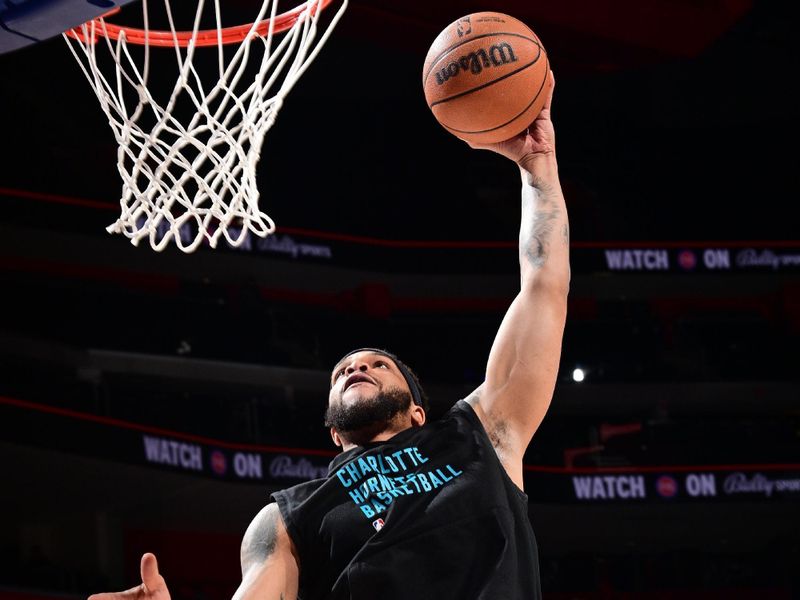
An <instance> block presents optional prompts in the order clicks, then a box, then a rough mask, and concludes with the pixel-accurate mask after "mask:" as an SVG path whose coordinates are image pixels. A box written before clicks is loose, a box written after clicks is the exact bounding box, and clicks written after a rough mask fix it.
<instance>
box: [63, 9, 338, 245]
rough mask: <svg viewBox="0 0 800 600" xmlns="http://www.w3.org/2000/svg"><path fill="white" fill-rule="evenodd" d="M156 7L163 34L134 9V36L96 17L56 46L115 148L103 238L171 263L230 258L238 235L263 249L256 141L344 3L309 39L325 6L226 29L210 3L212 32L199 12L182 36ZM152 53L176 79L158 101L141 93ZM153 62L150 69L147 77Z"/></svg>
mask: <svg viewBox="0 0 800 600" xmlns="http://www.w3.org/2000/svg"><path fill="white" fill-rule="evenodd" d="M163 2H164V8H165V10H166V17H167V20H168V22H169V31H153V30H151V29H150V26H149V23H150V11H149V8H148V0H143V1H142V10H143V24H144V26H143V28H142V29H134V28H129V27H121V26H119V25H113V24H111V23H109V22H107V21H106V20H105V17H101V18H98V19H95V20H93V21H89V22H88V23H85V24H83V25H81V26H80V27H77V28H75V29H73V30H71V31H69V32H66V33H65V34H64V39H65V40H66V42H67V45H68V46H69V49H70V51H71V53H72V55H73V56H74V57H75V59H76V61H77V62H78V64H79V65H80V68H81V70H82V71H83V73H84V75H85V76H86V79H87V80H88V81H89V84H90V85H91V87H92V90H93V91H94V93H95V95H96V96H97V98H98V100H99V101H100V106H101V108H102V109H103V112H104V113H105V115H106V117H107V119H108V123H109V125H110V126H111V129H112V131H113V133H114V136H115V139H116V141H117V143H118V144H119V149H118V152H117V169H118V171H119V174H120V177H121V179H122V193H121V196H120V211H121V214H120V217H119V219H117V221H116V222H115V223H113V224H111V225H110V226H109V227H108V228H107V231H109V232H110V233H118V234H122V235H125V236H126V237H128V238H129V239H130V241H131V243H133V244H134V245H138V244H139V243H140V242H141V241H142V240H148V241H149V243H150V246H151V247H152V248H153V249H155V250H157V251H161V250H163V249H164V248H166V247H167V246H168V245H169V244H170V243H174V245H176V246H177V247H178V248H179V249H180V250H181V251H183V252H193V251H194V250H196V249H197V248H198V247H200V245H202V244H204V243H207V244H208V245H209V246H211V247H212V248H215V247H216V246H217V244H218V243H219V242H220V241H221V240H224V241H225V242H226V243H227V244H228V245H230V246H234V247H237V246H241V245H242V244H243V243H245V241H246V240H247V239H248V234H249V233H252V234H254V235H257V236H259V237H262V238H263V237H266V236H268V235H270V234H271V233H273V232H274V231H275V223H274V221H273V220H272V219H271V218H270V217H269V215H267V214H266V213H265V212H263V211H262V210H260V208H259V191H258V188H257V185H256V166H257V165H258V162H259V159H260V156H261V148H262V146H263V143H264V138H265V136H266V134H267V133H268V131H269V130H270V129H271V127H272V126H273V125H274V123H275V120H276V119H277V116H278V113H279V112H280V109H281V107H282V106H283V104H284V101H285V99H286V96H287V94H288V93H289V91H290V90H291V89H292V88H293V87H294V85H295V83H296V82H297V81H298V80H299V79H300V77H301V76H302V75H303V74H304V73H305V71H306V69H307V68H308V66H309V65H310V64H311V62H312V61H313V60H314V59H315V58H316V56H317V54H318V53H319V51H320V50H321V48H322V46H323V45H324V43H325V42H326V41H327V39H328V37H329V36H330V34H331V32H332V31H333V28H334V27H335V25H336V24H337V22H338V21H339V19H340V18H341V16H342V14H343V13H344V10H345V9H346V7H347V0H343V1H342V3H341V5H340V7H339V9H338V10H337V12H336V13H335V15H333V17H332V19H330V21H329V23H328V25H327V26H326V27H325V28H324V29H323V30H322V31H321V32H320V28H319V19H320V14H321V13H322V10H323V9H324V8H325V7H326V6H327V5H328V4H329V3H330V2H331V0H307V2H305V3H304V4H301V5H300V6H297V7H295V8H294V9H292V10H290V11H288V12H286V13H284V14H282V15H279V14H277V8H278V3H277V0H262V4H261V6H260V8H259V10H258V14H257V15H256V18H255V20H254V21H253V23H251V24H249V25H243V26H237V27H228V28H224V27H222V14H221V10H220V3H219V0H214V2H213V12H214V19H215V24H216V28H213V29H209V30H201V29H200V23H201V21H202V16H203V11H204V4H205V0H199V1H198V6H197V11H196V13H195V17H194V20H193V29H192V30H191V31H178V30H177V29H176V27H175V20H174V18H173V12H172V7H171V6H170V4H169V0H163ZM278 33H280V34H281V36H280V37H279V39H278V38H276V37H275V34H278ZM159 46H161V47H170V48H172V49H173V53H174V54H173V56H174V64H175V67H176V68H177V71H178V73H177V80H176V81H175V82H174V84H167V85H166V89H163V88H165V84H164V81H163V79H159V80H158V81H157V82H156V81H151V66H152V65H151V48H153V47H159ZM206 46H211V47H216V48H217V52H216V57H215V60H213V61H209V57H208V55H207V56H206V57H204V58H203V59H200V58H199V57H198V55H199V54H200V53H197V52H196V50H197V49H198V48H202V47H206ZM102 48H105V51H103V50H102ZM164 53H168V52H167V51H162V52H161V53H160V54H159V56H156V55H153V57H152V58H154V59H157V63H158V66H159V71H161V70H163V65H164V56H163V54H164ZM204 61H205V62H204ZM210 62H213V65H211V64H210ZM204 68H205V69H206V70H204ZM208 71H210V72H211V73H212V75H211V76H209V74H208ZM104 73H108V74H107V75H106V74H104ZM152 79H153V80H155V78H152Z"/></svg>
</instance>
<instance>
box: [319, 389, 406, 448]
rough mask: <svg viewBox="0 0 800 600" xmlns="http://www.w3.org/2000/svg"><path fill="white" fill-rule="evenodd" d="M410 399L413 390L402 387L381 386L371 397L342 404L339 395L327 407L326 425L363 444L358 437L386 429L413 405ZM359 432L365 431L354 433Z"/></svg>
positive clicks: (368, 435)
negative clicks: (338, 399) (385, 388)
mask: <svg viewBox="0 0 800 600" xmlns="http://www.w3.org/2000/svg"><path fill="white" fill-rule="evenodd" d="M411 401H412V400H411V393H410V392H406V391H404V390H402V389H400V388H390V389H387V390H379V391H378V393H377V394H375V395H374V396H373V397H372V398H367V399H364V400H359V401H356V402H353V403H352V404H349V405H345V404H343V403H342V402H341V397H340V401H339V402H337V403H335V404H331V405H329V406H328V409H327V410H326V411H325V426H326V427H332V428H333V429H335V430H336V431H337V432H338V433H340V434H342V433H344V434H349V435H346V437H347V439H348V440H350V441H353V442H355V443H358V444H362V443H364V442H363V441H356V439H363V438H364V437H367V438H371V437H372V435H374V434H377V433H379V432H380V431H382V430H383V429H385V428H386V427H387V426H388V425H389V424H390V423H391V422H392V420H393V419H394V418H395V417H396V416H397V415H399V414H401V413H403V412H406V411H407V410H408V409H409V408H410V407H411ZM372 432H375V433H374V434H373V433H372ZM358 433H362V435H355V436H354V435H353V434H358ZM366 441H369V439H367V440H366Z"/></svg>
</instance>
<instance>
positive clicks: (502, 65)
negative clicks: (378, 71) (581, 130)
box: [422, 12, 551, 144]
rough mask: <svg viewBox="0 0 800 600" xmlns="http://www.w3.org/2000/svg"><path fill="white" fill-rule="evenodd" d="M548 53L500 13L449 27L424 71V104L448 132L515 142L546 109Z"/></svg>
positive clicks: (488, 141) (488, 140) (469, 138)
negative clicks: (513, 140)
mask: <svg viewBox="0 0 800 600" xmlns="http://www.w3.org/2000/svg"><path fill="white" fill-rule="evenodd" d="M549 70H550V66H549V61H548V59H547V53H546V52H545V50H544V47H543V46H542V43H541V42H540V41H539V38H538V37H537V36H536V34H535V33H533V31H531V29H530V28H529V27H528V26H527V25H525V24H524V23H522V22H521V21H519V20H517V19H515V18H514V17H510V16H508V15H504V14H502V13H496V12H479V13H473V14H471V15H467V16H466V17H462V18H461V19H458V20H457V21H455V22H453V23H451V24H450V25H448V26H447V27H446V28H445V30H444V31H442V32H441V33H440V34H439V35H438V37H437V38H436V39H435V40H434V41H433V44H432V45H431V47H430V49H429V50H428V55H427V57H426V58H425V66H424V68H423V71H422V85H423V88H424V89H425V100H426V102H427V103H428V107H429V108H430V109H431V111H433V116H434V117H436V120H437V121H439V123H441V125H442V126H443V127H444V128H445V129H447V130H448V131H449V132H450V133H452V134H454V135H456V136H458V137H459V138H461V139H462V140H465V141H468V142H476V143H481V144H492V143H495V142H501V141H503V140H507V139H509V138H511V137H514V136H515V135H517V134H518V133H520V132H521V131H523V130H524V129H525V128H526V127H528V125H530V124H531V123H532V122H533V120H534V119H536V117H537V116H538V114H539V111H541V110H542V105H543V104H544V101H545V98H546V97H547V92H548V86H550V85H551V83H550V81H551V80H550V79H549V78H548V77H547V74H548V72H549Z"/></svg>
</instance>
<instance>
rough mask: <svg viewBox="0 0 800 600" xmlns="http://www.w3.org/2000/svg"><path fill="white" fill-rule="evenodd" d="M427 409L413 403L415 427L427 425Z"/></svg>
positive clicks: (412, 411) (413, 422) (412, 421)
mask: <svg viewBox="0 0 800 600" xmlns="http://www.w3.org/2000/svg"><path fill="white" fill-rule="evenodd" d="M425 418H426V416H425V409H424V408H422V407H421V406H419V405H418V404H412V405H411V423H412V424H413V425H414V427H422V426H423V425H425Z"/></svg>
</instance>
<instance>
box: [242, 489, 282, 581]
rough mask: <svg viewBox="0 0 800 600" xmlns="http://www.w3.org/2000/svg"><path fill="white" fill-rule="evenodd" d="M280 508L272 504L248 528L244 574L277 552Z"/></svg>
mask: <svg viewBox="0 0 800 600" xmlns="http://www.w3.org/2000/svg"><path fill="white" fill-rule="evenodd" d="M277 509H278V507H277V505H275V504H270V505H267V506H265V507H264V508H263V509H261V512H260V513H258V515H256V518H255V519H253V522H252V523H250V526H249V527H248V528H247V532H246V533H245V534H244V539H243V540H242V551H241V561H242V572H245V571H247V569H248V568H250V567H251V566H252V565H254V564H261V563H263V562H264V561H265V560H267V558H269V557H270V556H271V555H272V553H273V552H275V546H276V545H277V542H278V510H277Z"/></svg>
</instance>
